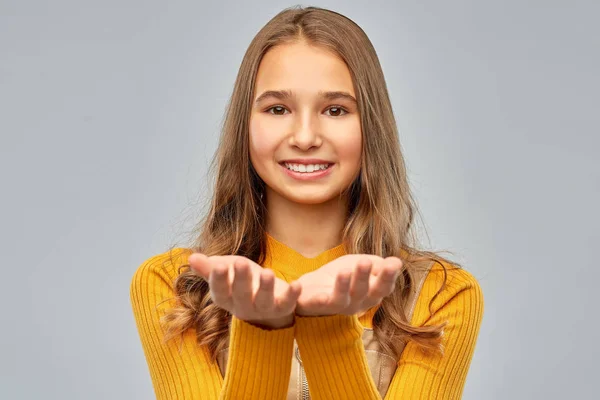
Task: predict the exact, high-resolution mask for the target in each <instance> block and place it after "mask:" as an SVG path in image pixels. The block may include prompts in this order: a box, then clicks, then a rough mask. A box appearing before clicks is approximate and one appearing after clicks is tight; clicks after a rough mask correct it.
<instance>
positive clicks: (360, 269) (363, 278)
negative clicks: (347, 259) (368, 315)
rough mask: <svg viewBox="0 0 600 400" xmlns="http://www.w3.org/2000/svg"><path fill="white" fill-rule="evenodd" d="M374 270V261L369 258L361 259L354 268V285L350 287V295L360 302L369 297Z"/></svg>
mask: <svg viewBox="0 0 600 400" xmlns="http://www.w3.org/2000/svg"><path fill="white" fill-rule="evenodd" d="M372 270H373V261H372V260H371V259H369V258H361V259H360V260H359V261H358V262H357V264H356V267H355V268H354V273H353V275H352V283H351V285H350V295H351V296H352V298H353V299H354V298H356V299H358V300H360V301H362V300H363V298H364V297H366V296H367V294H368V292H369V278H370V277H371V272H372Z"/></svg>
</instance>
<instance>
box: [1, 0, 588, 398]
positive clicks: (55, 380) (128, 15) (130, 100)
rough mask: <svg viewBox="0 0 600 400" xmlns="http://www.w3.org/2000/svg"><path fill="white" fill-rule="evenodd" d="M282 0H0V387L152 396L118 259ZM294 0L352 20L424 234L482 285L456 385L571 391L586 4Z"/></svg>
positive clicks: (201, 146) (194, 156) (582, 314)
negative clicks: (377, 66)
mask: <svg viewBox="0 0 600 400" xmlns="http://www.w3.org/2000/svg"><path fill="white" fill-rule="evenodd" d="M293 4H296V3H290V2H283V1H272V0H271V1H264V2H256V1H255V2H242V1H237V2H233V1H223V2H220V4H218V5H217V4H212V3H210V4H209V3H206V4H203V3H202V2H200V1H172V2H166V1H155V0H153V1H148V0H146V1H135V2H134V1H115V0H104V1H75V0H71V1H65V0H56V1H53V2H45V1H16V0H13V1H7V0H1V1H0V110H1V118H0V132H1V139H2V142H1V144H0V151H1V157H0V163H1V168H0V173H1V174H2V175H1V176H2V207H1V208H0V212H1V213H2V215H1V217H2V218H1V224H0V227H1V228H0V229H1V234H2V236H1V239H2V240H1V242H2V243H3V246H4V251H3V253H4V255H6V256H7V257H6V258H5V259H4V261H3V263H2V267H1V268H2V290H1V292H0V293H1V296H2V298H1V299H0V301H2V310H3V313H2V317H1V319H0V320H1V321H2V328H1V329H0V346H1V347H0V398H2V399H40V398H45V399H90V400H92V399H149V398H152V397H153V391H152V386H151V382H150V376H149V372H148V369H147V366H146V361H145V359H144V355H143V352H142V348H141V344H140V342H139V338H138V333H137V331H136V328H135V323H134V320H133V315H132V311H131V308H130V303H129V284H130V280H131V277H132V275H133V273H134V271H135V269H136V268H137V267H138V266H139V265H140V264H141V263H142V262H143V261H144V260H145V259H147V258H148V257H150V256H152V255H155V254H158V253H160V252H163V251H165V250H166V248H167V247H168V246H169V245H170V244H173V243H177V242H181V241H182V240H184V239H185V237H184V236H183V235H182V232H185V230H186V229H187V228H189V227H190V226H191V222H193V220H194V219H195V218H197V216H198V214H199V210H200V209H199V206H198V204H197V203H198V200H199V199H200V198H201V195H202V193H204V191H205V190H206V181H205V173H206V166H207V163H208V161H209V158H210V157H211V155H212V154H213V152H214V150H215V147H216V141H217V135H218V128H219V125H220V123H221V119H222V117H223V112H224V107H225V102H226V100H227V98H228V96H229V95H230V93H231V90H232V87H233V82H234V79H235V74H236V72H237V69H238V67H239V64H240V61H241V58H242V56H243V53H244V51H245V49H246V47H247V46H248V44H249V43H250V40H251V38H252V37H253V36H254V34H256V32H257V31H258V30H259V29H260V27H262V26H263V25H264V24H265V23H266V22H267V21H268V20H269V19H270V18H271V17H273V16H274V15H275V14H276V13H277V12H278V11H280V10H281V9H283V8H284V7H287V6H290V5H293ZM303 5H318V6H322V7H326V8H331V9H334V10H336V11H339V12H341V13H343V14H345V15H347V16H348V17H350V18H352V19H353V20H354V21H356V22H357V23H358V24H359V25H361V27H362V28H363V29H364V30H365V32H366V33H367V34H368V35H369V37H370V38H371V40H372V42H373V44H374V46H375V48H376V50H377V52H378V54H379V56H380V59H381V63H382V65H383V69H384V72H385V74H386V79H387V83H388V85H389V90H390V93H391V98H392V102H393V106H394V111H395V113H396V115H397V119H398V123H399V129H400V135H401V138H400V139H401V143H402V145H403V148H404V151H405V154H406V157H407V162H408V166H409V172H410V179H411V182H412V185H413V187H414V190H415V193H416V197H417V199H418V201H419V203H420V206H421V211H422V214H423V217H424V221H425V226H426V228H427V230H428V232H429V241H427V238H425V240H426V244H428V246H430V247H431V248H434V249H448V250H451V251H453V252H454V253H455V254H456V256H457V257H456V258H457V260H458V261H460V262H462V263H463V265H464V267H465V268H467V269H468V270H469V271H471V272H472V273H473V274H474V275H475V276H476V277H477V278H478V279H479V282H480V284H481V285H482V287H483V290H484V295H485V315H484V319H483V325H482V328H481V331H480V335H479V340H478V343H477V348H476V351H475V355H474V358H473V361H472V364H471V369H470V372H469V375H468V378H467V383H466V387H465V391H464V398H465V399H509V398H510V399H563V398H567V397H568V398H582V399H583V398H591V397H593V393H594V391H593V388H596V386H597V381H596V377H597V375H598V368H597V367H594V365H595V364H594V363H595V362H598V360H597V356H598V355H599V351H598V350H599V347H600V346H599V345H598V333H597V332H598V328H599V323H598V314H597V311H596V310H595V309H596V307H592V306H593V304H597V301H596V297H595V290H596V287H597V285H598V280H599V278H600V275H599V274H598V272H597V271H598V267H597V265H596V264H595V260H594V263H593V258H592V245H593V244H597V242H598V239H599V234H598V222H599V218H598V211H597V205H598V202H599V200H600V193H599V187H600V167H599V162H598V156H597V146H598V145H599V144H600V139H599V135H598V133H599V128H600V116H599V113H598V108H599V97H598V93H599V92H600V82H599V79H598V71H599V70H600V56H599V54H598V52H599V48H600V39H599V38H600V27H599V25H598V23H597V17H598V13H599V12H600V6H599V5H598V3H596V2H594V1H591V0H590V1H573V0H571V1H562V2H559V1H531V0H530V1H527V2H523V1H515V0H511V1H481V0H480V1H476V0H472V1H464V0H458V1H452V2H449V1H426V2H416V1H415V2H412V1H387V2H383V1H373V0H371V1H354V2H348V1H323V2H320V3H307V4H303ZM594 315H596V316H595V317H594Z"/></svg>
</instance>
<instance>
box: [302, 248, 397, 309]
mask: <svg viewBox="0 0 600 400" xmlns="http://www.w3.org/2000/svg"><path fill="white" fill-rule="evenodd" d="M401 268H402V260H400V258H398V257H387V258H385V259H384V258H382V257H379V256H376V255H372V254H347V255H343V256H341V257H338V258H336V259H335V260H333V261H331V262H330V263H327V264H325V265H323V266H322V267H320V268H319V269H317V270H315V271H312V272H309V273H306V274H304V275H302V276H301V277H300V278H298V279H297V280H296V281H295V282H300V283H301V284H302V293H301V294H300V297H299V298H298V301H297V305H296V311H295V312H296V315H299V316H325V315H334V314H343V315H353V314H360V313H362V312H364V311H367V310H368V309H370V308H371V307H374V306H376V305H377V304H379V303H380V302H381V300H383V298H384V297H386V296H388V295H389V294H390V293H392V292H393V290H394V288H395V284H396V278H397V277H398V274H399V273H400V270H401Z"/></svg>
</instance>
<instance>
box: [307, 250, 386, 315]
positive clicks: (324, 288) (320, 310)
mask: <svg viewBox="0 0 600 400" xmlns="http://www.w3.org/2000/svg"><path fill="white" fill-rule="evenodd" d="M365 257H367V258H369V259H370V260H371V261H372V262H373V267H372V270H371V274H370V277H369V286H373V283H374V282H375V281H376V279H377V277H376V275H377V274H378V272H379V270H380V263H379V262H377V261H378V260H381V258H380V257H377V256H373V255H366V254H347V255H344V256H341V257H338V258H336V259H335V260H333V261H331V262H329V263H327V264H325V265H323V266H322V267H320V268H319V269H317V270H315V271H312V272H308V273H306V274H304V275H302V276H301V277H300V278H298V279H297V281H298V282H300V284H301V285H302V292H301V293H300V297H299V298H298V301H297V305H296V313H297V314H299V315H328V314H329V313H330V312H331V310H330V306H329V304H328V303H327V302H328V299H330V298H331V296H332V294H333V292H334V288H335V284H336V280H337V277H338V274H339V273H340V272H342V271H349V272H351V271H353V269H354V266H355V265H356V263H357V262H358V260H359V259H363V258H365Z"/></svg>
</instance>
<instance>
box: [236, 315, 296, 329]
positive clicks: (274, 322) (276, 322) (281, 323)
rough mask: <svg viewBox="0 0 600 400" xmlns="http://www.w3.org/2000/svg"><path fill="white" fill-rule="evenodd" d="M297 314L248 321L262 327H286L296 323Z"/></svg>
mask: <svg viewBox="0 0 600 400" xmlns="http://www.w3.org/2000/svg"><path fill="white" fill-rule="evenodd" d="M294 320H295V316H294V314H290V315H288V316H285V317H282V318H276V319H270V320H259V321H250V320H247V321H246V322H247V323H249V324H251V325H254V326H256V327H258V328H262V329H285V328H289V327H291V326H293V325H294Z"/></svg>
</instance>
